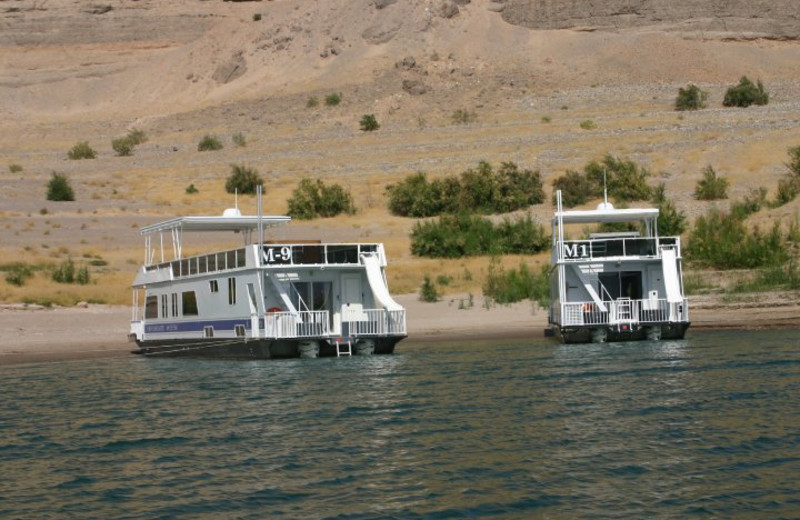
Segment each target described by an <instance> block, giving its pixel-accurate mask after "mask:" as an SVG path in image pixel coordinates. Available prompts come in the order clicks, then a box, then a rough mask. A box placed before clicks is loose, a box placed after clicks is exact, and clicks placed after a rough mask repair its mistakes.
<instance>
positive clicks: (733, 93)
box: [722, 76, 769, 107]
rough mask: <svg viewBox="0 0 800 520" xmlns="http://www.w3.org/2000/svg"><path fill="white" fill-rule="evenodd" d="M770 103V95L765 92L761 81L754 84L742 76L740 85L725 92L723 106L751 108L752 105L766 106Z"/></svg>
mask: <svg viewBox="0 0 800 520" xmlns="http://www.w3.org/2000/svg"><path fill="white" fill-rule="evenodd" d="M767 103H769V93H767V92H766V91H765V90H764V85H763V83H761V80H758V83H757V84H753V82H752V81H750V80H749V79H748V78H747V76H742V79H740V80H739V84H738V85H736V86H735V87H730V88H729V89H728V90H727V91H726V92H725V99H724V100H723V101H722V104H723V105H724V106H726V107H749V106H750V105H766V104H767Z"/></svg>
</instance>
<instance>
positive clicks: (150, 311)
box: [144, 296, 158, 319]
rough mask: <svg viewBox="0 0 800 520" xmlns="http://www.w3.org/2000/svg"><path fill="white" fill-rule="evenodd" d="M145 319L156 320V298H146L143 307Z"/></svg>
mask: <svg viewBox="0 0 800 520" xmlns="http://www.w3.org/2000/svg"><path fill="white" fill-rule="evenodd" d="M144 317H145V319H154V318H158V296H148V297H147V300H145V305H144Z"/></svg>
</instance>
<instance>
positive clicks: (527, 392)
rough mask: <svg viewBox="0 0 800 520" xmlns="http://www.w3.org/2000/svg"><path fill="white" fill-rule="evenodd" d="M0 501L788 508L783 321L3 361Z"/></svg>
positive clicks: (796, 452)
mask: <svg viewBox="0 0 800 520" xmlns="http://www.w3.org/2000/svg"><path fill="white" fill-rule="evenodd" d="M0 392H2V399H3V406H2V410H0V518H4V519H5V518H8V519H16V518H20V519H88V518H92V519H94V518H97V519H110V518H113V519H117V520H119V519H134V518H135V519H144V518H147V519H173V518H174V519H178V518H180V519H183V518H187V519H188V518H190V519H268V518H302V519H313V518H331V519H333V518H335V519H379V518H397V519H445V518H520V519H521V518H525V519H528V518H547V519H561V518H636V519H640V518H726V519H729V518H734V519H735V518H742V519H753V518H769V519H778V518H800V341H798V331H795V330H779V331H752V332H742V331H700V330H692V331H690V332H689V339H687V340H684V341H664V342H638V343H626V344H606V345H559V344H555V343H551V342H549V341H545V340H543V339H538V338H537V339H534V340H528V341H503V342H500V343H497V342H481V343H457V344H433V345H428V346H425V345H418V344H415V345H412V344H403V343H401V344H400V345H398V349H397V353H396V354H395V355H393V356H375V357H368V358H359V357H353V358H342V359H330V358H328V359H316V360H283V361H248V362H242V361H201V360H169V359H142V358H139V357H135V356H131V357H130V358H121V359H119V358H118V359H108V360H102V361H85V362H84V361H81V362H67V363H51V364H42V365H25V366H12V367H0Z"/></svg>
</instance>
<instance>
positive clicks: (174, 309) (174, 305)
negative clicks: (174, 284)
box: [172, 293, 178, 317]
mask: <svg viewBox="0 0 800 520" xmlns="http://www.w3.org/2000/svg"><path fill="white" fill-rule="evenodd" d="M177 315H178V293H172V316H173V317H175V316H177Z"/></svg>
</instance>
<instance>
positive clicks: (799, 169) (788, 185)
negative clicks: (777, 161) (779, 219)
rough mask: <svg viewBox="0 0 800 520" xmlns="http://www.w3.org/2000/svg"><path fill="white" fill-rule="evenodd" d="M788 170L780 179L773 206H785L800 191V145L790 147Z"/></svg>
mask: <svg viewBox="0 0 800 520" xmlns="http://www.w3.org/2000/svg"><path fill="white" fill-rule="evenodd" d="M786 167H787V168H788V170H789V171H788V172H786V174H784V176H783V177H782V178H781V179H779V180H778V193H777V195H776V197H775V202H774V203H773V204H772V206H773V207H778V206H783V205H784V204H787V203H789V202H791V201H793V200H794V199H795V198H796V197H797V194H798V193H800V146H795V147H793V148H789V161H788V162H787V163H786Z"/></svg>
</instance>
